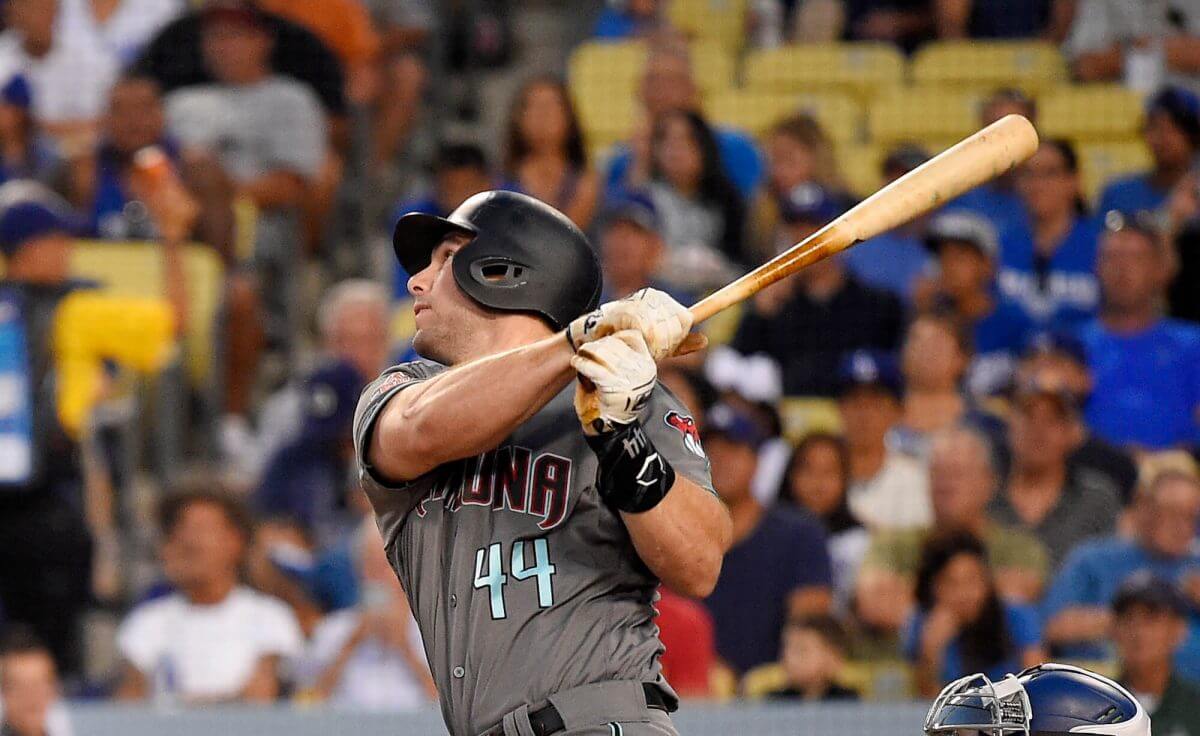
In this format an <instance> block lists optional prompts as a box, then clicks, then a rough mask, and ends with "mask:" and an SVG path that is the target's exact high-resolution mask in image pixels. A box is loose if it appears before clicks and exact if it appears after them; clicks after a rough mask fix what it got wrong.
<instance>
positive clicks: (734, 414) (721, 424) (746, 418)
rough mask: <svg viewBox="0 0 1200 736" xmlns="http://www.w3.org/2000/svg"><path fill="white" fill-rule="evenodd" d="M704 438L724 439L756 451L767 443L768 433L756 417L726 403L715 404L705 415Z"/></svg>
mask: <svg viewBox="0 0 1200 736" xmlns="http://www.w3.org/2000/svg"><path fill="white" fill-rule="evenodd" d="M704 436H705V438H709V437H723V438H725V439H727V440H729V441H730V442H736V443H738V444H742V445H748V446H749V447H752V448H754V449H755V450H757V449H758V448H759V447H762V444H763V443H764V442H766V441H767V433H766V432H765V431H764V430H763V428H762V426H761V425H760V424H759V422H758V421H757V420H756V419H755V418H754V417H752V416H750V415H749V414H747V413H746V412H745V411H743V410H741V409H739V408H737V407H735V406H733V405H732V404H727V403H725V402H721V403H719V404H714V405H713V406H712V407H711V408H710V409H709V410H708V412H707V413H706V414H705V415H704Z"/></svg>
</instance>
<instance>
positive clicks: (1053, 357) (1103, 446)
mask: <svg viewBox="0 0 1200 736" xmlns="http://www.w3.org/2000/svg"><path fill="white" fill-rule="evenodd" d="M1015 384H1016V385H1017V386H1040V387H1043V388H1044V389H1052V390H1054V391H1057V392H1059V393H1065V394H1067V395H1068V397H1069V398H1070V400H1071V401H1072V403H1073V404H1074V406H1075V407H1076V408H1077V409H1078V407H1082V406H1085V405H1086V404H1087V400H1088V397H1089V396H1090V395H1091V393H1092V375H1091V373H1090V372H1089V370H1088V365H1087V349H1086V348H1085V347H1084V345H1083V343H1082V342H1081V341H1080V340H1079V338H1078V337H1076V336H1075V335H1072V334H1070V333H1066V332H1054V331H1040V332H1035V333H1033V334H1031V335H1030V336H1029V339H1028V340H1027V341H1026V344H1025V349H1024V351H1023V352H1022V355H1021V361H1020V362H1019V363H1018V364H1017V372H1016V379H1015ZM1073 418H1074V421H1073V426H1072V428H1071V434H1072V436H1073V438H1074V443H1075V444H1074V447H1075V449H1074V451H1073V452H1072V453H1071V458H1070V461H1069V462H1070V464H1071V469H1070V470H1069V471H1068V472H1069V473H1071V474H1074V475H1077V476H1079V477H1080V478H1082V479H1084V483H1085V484H1087V485H1089V486H1105V487H1107V488H1108V489H1109V490H1110V491H1111V492H1112V493H1115V494H1116V495H1117V497H1118V498H1120V499H1121V505H1122V506H1128V505H1129V504H1130V502H1132V501H1133V492H1134V489H1135V487H1136V486H1137V480H1138V469H1137V466H1136V465H1134V463H1133V459H1132V458H1131V457H1130V456H1129V453H1127V452H1125V451H1124V450H1121V449H1120V448H1118V447H1115V446H1114V445H1111V444H1109V443H1108V442H1105V441H1104V440H1102V439H1100V438H1099V437H1097V436H1096V435H1095V434H1094V433H1092V432H1091V431H1089V430H1088V427H1087V424H1086V423H1085V422H1084V420H1083V416H1082V413H1081V412H1079V411H1076V412H1074V413H1073Z"/></svg>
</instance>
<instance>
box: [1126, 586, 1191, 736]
mask: <svg viewBox="0 0 1200 736" xmlns="http://www.w3.org/2000/svg"><path fill="white" fill-rule="evenodd" d="M1189 608H1190V605H1189V603H1188V600H1187V598H1186V597H1185V596H1184V595H1183V594H1182V593H1181V592H1180V591H1179V589H1178V587H1177V586H1176V585H1175V584H1174V583H1172V582H1171V581H1169V580H1164V579H1162V578H1159V577H1155V576H1154V575H1153V574H1149V573H1135V574H1134V575H1132V576H1131V577H1130V578H1129V579H1128V580H1126V581H1125V583H1124V584H1122V585H1121V589H1120V590H1119V591H1117V596H1116V598H1114V599H1113V605H1112V610H1113V623H1114V626H1113V634H1112V636H1113V643H1114V644H1115V645H1116V650H1117V660H1118V662H1119V666H1120V668H1121V669H1120V676H1119V677H1118V679H1119V681H1120V682H1121V684H1122V685H1124V686H1125V687H1126V688H1127V689H1128V690H1129V691H1130V692H1132V693H1133V694H1134V695H1136V696H1137V699H1138V702H1140V703H1141V704H1142V706H1143V707H1144V708H1145V709H1146V710H1147V712H1149V713H1150V718H1151V721H1152V722H1153V723H1154V730H1155V731H1156V732H1157V733H1165V734H1173V735H1174V734H1178V735H1179V736H1196V735H1197V734H1200V708H1197V707H1196V704H1197V703H1200V685H1197V683H1196V682H1194V681H1191V680H1187V679H1185V678H1183V677H1182V676H1181V675H1180V673H1179V672H1178V670H1177V669H1176V668H1175V666H1174V664H1173V663H1172V661H1171V659H1172V656H1173V655H1174V653H1175V651H1176V650H1177V649H1179V647H1180V646H1181V645H1182V644H1183V642H1184V639H1185V637H1187V620H1188V612H1189Z"/></svg>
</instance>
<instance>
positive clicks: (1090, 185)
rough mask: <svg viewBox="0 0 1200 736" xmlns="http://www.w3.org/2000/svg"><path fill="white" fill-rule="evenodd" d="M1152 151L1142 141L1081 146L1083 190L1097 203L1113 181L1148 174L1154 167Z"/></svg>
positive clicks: (1080, 158)
mask: <svg viewBox="0 0 1200 736" xmlns="http://www.w3.org/2000/svg"><path fill="white" fill-rule="evenodd" d="M1151 163H1152V162H1151V159H1150V151H1149V150H1148V149H1147V148H1146V144H1144V143H1142V142H1141V141H1130V142H1128V143H1092V144H1090V145H1083V146H1080V147H1079V168H1080V170H1081V171H1080V173H1081V174H1082V175H1083V190H1084V196H1086V197H1087V198H1088V199H1089V200H1090V201H1092V202H1093V203H1094V202H1096V201H1097V200H1098V199H1099V197H1100V193H1101V192H1102V191H1103V190H1104V187H1105V185H1107V184H1108V183H1109V182H1110V181H1112V180H1113V179H1115V178H1117V177H1119V176H1125V175H1127V174H1134V173H1139V172H1142V171H1145V170H1147V169H1149V168H1150V166H1151Z"/></svg>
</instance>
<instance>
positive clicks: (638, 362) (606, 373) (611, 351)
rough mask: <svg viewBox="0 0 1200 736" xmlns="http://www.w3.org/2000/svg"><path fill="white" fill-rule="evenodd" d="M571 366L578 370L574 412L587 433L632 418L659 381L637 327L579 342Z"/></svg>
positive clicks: (621, 423) (600, 430)
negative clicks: (584, 343) (577, 350)
mask: <svg viewBox="0 0 1200 736" xmlns="http://www.w3.org/2000/svg"><path fill="white" fill-rule="evenodd" d="M571 366H572V367H573V368H575V370H576V371H578V372H579V381H578V383H577V384H576V386H575V413H576V414H577V415H579V422H580V424H582V425H583V431H584V434H589V435H595V434H600V433H602V432H608V431H611V430H612V429H613V428H614V427H616V426H617V425H625V424H630V423H631V422H633V421H635V420H636V419H637V418H638V412H640V411H641V410H642V408H643V407H644V406H645V405H646V402H647V401H649V400H650V393H651V392H652V391H653V390H654V385H655V384H656V383H657V382H658V366H657V365H655V363H654V357H653V356H652V355H650V349H649V348H648V347H647V346H646V340H645V339H644V338H643V337H642V334H641V333H640V332H638V331H636V330H622V331H621V332H618V333H616V334H614V335H610V336H608V337H602V338H600V339H598V340H595V341H594V342H589V343H588V344H586V345H583V346H581V347H580V348H579V352H577V353H576V354H575V357H573V358H571Z"/></svg>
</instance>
